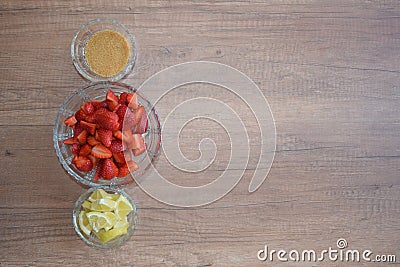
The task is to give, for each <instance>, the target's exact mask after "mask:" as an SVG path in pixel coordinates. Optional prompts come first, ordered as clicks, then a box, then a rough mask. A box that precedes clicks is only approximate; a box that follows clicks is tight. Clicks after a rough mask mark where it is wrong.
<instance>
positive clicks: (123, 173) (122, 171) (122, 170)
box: [117, 164, 130, 178]
mask: <svg viewBox="0 0 400 267" xmlns="http://www.w3.org/2000/svg"><path fill="white" fill-rule="evenodd" d="M129 173H130V171H129V168H128V166H127V165H126V164H124V165H123V166H122V167H119V168H118V175H117V177H118V178H122V177H125V176H127V175H128V174H129Z"/></svg>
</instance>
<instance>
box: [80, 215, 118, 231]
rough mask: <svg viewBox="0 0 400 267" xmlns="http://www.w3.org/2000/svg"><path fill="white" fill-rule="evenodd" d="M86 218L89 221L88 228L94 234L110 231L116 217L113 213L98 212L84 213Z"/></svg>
mask: <svg viewBox="0 0 400 267" xmlns="http://www.w3.org/2000/svg"><path fill="white" fill-rule="evenodd" d="M86 217H87V219H88V221H89V224H90V226H91V227H92V229H93V230H94V231H95V232H98V231H100V229H104V230H106V231H108V230H110V229H111V228H112V227H113V226H114V224H115V223H116V222H117V216H115V214H114V213H113V212H109V211H106V212H98V211H91V212H87V213H86Z"/></svg>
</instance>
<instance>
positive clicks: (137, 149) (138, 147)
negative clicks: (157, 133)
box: [130, 134, 146, 156]
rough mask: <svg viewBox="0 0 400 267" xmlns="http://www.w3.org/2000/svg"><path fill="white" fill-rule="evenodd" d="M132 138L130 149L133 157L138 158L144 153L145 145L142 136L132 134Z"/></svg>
mask: <svg viewBox="0 0 400 267" xmlns="http://www.w3.org/2000/svg"><path fill="white" fill-rule="evenodd" d="M132 137H133V142H132V146H131V147H130V148H132V149H133V155H135V156H139V155H140V154H142V153H143V152H144V151H146V144H145V142H144V140H143V137H142V135H140V134H133V135H132Z"/></svg>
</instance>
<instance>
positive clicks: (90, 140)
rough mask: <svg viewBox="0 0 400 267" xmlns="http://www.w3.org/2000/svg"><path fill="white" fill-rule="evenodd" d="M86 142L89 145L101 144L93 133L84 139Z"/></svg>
mask: <svg viewBox="0 0 400 267" xmlns="http://www.w3.org/2000/svg"><path fill="white" fill-rule="evenodd" d="M86 142H87V143H88V144H89V145H91V146H95V145H98V144H101V142H100V141H98V140H97V139H96V138H95V137H94V136H93V135H89V136H88V137H87V139H86Z"/></svg>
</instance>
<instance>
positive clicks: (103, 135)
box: [96, 129, 112, 147]
mask: <svg viewBox="0 0 400 267" xmlns="http://www.w3.org/2000/svg"><path fill="white" fill-rule="evenodd" d="M96 139H97V140H98V141H100V142H101V143H102V144H103V145H105V146H106V147H109V146H111V141H112V131H111V130H107V129H98V130H97V131H96Z"/></svg>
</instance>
